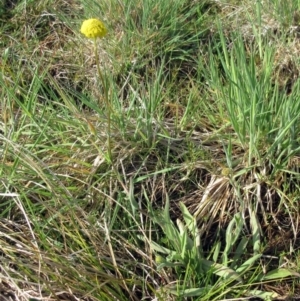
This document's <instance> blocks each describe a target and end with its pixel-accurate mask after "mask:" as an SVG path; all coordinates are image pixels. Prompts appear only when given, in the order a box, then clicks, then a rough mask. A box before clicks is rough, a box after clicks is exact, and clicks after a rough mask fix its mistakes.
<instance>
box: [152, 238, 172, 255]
mask: <svg viewBox="0 0 300 301" xmlns="http://www.w3.org/2000/svg"><path fill="white" fill-rule="evenodd" d="M150 246H151V249H152V250H154V251H157V252H159V253H163V254H171V253H176V252H174V251H172V250H170V249H168V248H165V247H162V246H160V245H159V244H157V243H156V242H154V241H151V242H150Z"/></svg>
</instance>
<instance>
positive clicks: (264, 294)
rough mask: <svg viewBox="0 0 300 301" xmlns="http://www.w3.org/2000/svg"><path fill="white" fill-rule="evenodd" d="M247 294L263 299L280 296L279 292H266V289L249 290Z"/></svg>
mask: <svg viewBox="0 0 300 301" xmlns="http://www.w3.org/2000/svg"><path fill="white" fill-rule="evenodd" d="M246 295H247V296H249V297H257V298H260V299H263V300H266V301H268V300H270V301H271V300H273V299H274V298H278V297H280V296H279V295H278V294H277V293H275V292H264V291H260V290H251V291H248V292H247V293H246Z"/></svg>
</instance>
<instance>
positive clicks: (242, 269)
mask: <svg viewBox="0 0 300 301" xmlns="http://www.w3.org/2000/svg"><path fill="white" fill-rule="evenodd" d="M260 257H261V254H256V255H254V256H253V257H251V258H250V259H248V260H246V261H245V262H244V263H243V264H242V265H241V266H240V267H239V268H237V269H236V272H237V273H239V274H242V273H243V272H245V271H246V270H247V269H249V268H250V267H251V266H252V265H253V264H254V262H256V261H257V260H258V259H259V258H260Z"/></svg>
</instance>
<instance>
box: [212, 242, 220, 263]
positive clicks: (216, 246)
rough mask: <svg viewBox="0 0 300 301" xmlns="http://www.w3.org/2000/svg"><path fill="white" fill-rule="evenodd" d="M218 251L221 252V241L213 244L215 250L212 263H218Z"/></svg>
mask: <svg viewBox="0 0 300 301" xmlns="http://www.w3.org/2000/svg"><path fill="white" fill-rule="evenodd" d="M220 250H221V241H217V243H216V244H215V250H214V254H213V261H214V262H217V261H218V258H219V254H220Z"/></svg>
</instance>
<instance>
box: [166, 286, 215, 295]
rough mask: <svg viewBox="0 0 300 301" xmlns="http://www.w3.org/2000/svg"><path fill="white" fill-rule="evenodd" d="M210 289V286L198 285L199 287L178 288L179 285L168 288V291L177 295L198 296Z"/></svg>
mask: <svg viewBox="0 0 300 301" xmlns="http://www.w3.org/2000/svg"><path fill="white" fill-rule="evenodd" d="M210 289H211V286H205V287H199V288H188V289H180V287H177V288H172V289H168V291H169V292H170V293H171V294H173V295H175V296H177V297H200V296H203V295H205V294H207V292H208V291H209V290H210Z"/></svg>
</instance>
